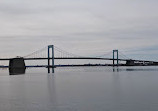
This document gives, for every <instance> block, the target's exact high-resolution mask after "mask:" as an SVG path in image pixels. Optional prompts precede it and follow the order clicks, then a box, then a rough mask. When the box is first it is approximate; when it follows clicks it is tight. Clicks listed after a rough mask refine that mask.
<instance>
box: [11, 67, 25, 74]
mask: <svg viewBox="0 0 158 111" xmlns="http://www.w3.org/2000/svg"><path fill="white" fill-rule="evenodd" d="M25 71H26V68H9V74H10V75H19V74H25Z"/></svg>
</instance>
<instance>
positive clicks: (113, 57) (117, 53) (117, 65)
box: [113, 50, 119, 66]
mask: <svg viewBox="0 0 158 111" xmlns="http://www.w3.org/2000/svg"><path fill="white" fill-rule="evenodd" d="M115 52H116V54H117V59H116V60H117V66H118V65H119V61H118V50H113V66H115Z"/></svg>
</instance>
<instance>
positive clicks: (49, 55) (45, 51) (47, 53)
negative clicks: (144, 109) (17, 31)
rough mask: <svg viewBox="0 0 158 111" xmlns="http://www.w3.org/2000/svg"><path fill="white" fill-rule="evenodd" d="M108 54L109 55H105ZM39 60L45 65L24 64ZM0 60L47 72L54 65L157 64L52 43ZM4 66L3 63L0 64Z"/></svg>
mask: <svg viewBox="0 0 158 111" xmlns="http://www.w3.org/2000/svg"><path fill="white" fill-rule="evenodd" d="M107 56H110V57H107ZM33 60H34V61H39V60H46V61H47V64H45V65H38V64H37V65H34V66H33V65H25V61H33ZM56 60H74V61H75V60H99V61H111V62H112V63H111V64H110V63H104V64H103V63H102V64H100V63H95V64H92V63H88V64H87V63H86V64H71V65H69V64H66V63H65V64H62V65H61V64H55V61H56ZM0 61H9V64H8V65H7V66H5V67H9V68H10V69H14V68H26V67H46V68H48V73H50V68H52V72H54V68H55V67H66V66H67V67H68V66H69V67H70V66H71V67H72V66H141V65H142V66H143V65H145V66H149V65H158V62H157V61H148V60H139V59H138V60H135V59H130V58H128V57H127V56H126V55H124V54H123V53H122V52H120V51H118V50H113V51H110V52H107V53H104V54H102V55H98V56H94V57H89V56H88V57H87V56H86V57H85V56H80V55H76V54H73V53H70V52H67V51H65V50H62V49H60V48H58V47H56V46H54V45H49V46H47V47H44V48H42V49H40V50H37V51H35V52H33V53H30V54H28V55H25V56H23V57H16V58H0ZM122 61H123V62H124V63H121V62H122ZM0 66H1V67H4V65H0Z"/></svg>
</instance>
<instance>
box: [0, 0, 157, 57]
mask: <svg viewBox="0 0 158 111" xmlns="http://www.w3.org/2000/svg"><path fill="white" fill-rule="evenodd" d="M157 5H158V1H156V0H152V1H149V0H140V1H138V0H137V1H136V0H132V1H131V0H112V1H109V0H97V1H96V0H79V1H77V0H53V1H52V0H27V1H24V0H14V1H10V0H1V1H0V16H1V17H0V24H1V25H0V30H1V33H0V46H1V47H3V48H2V49H1V50H0V52H1V53H3V52H4V53H6V54H7V53H8V54H10V53H11V54H13V55H16V53H13V52H19V54H20V55H23V54H25V53H30V52H31V51H34V50H36V48H39V47H41V48H42V47H44V46H46V45H48V44H55V45H57V46H58V47H61V48H63V49H65V50H68V51H69V52H74V53H77V54H79V55H88V54H90V55H92V54H94V55H98V54H97V53H100V52H104V51H106V50H113V49H120V50H128V49H132V48H136V49H140V50H141V49H142V48H143V47H151V46H155V45H156V44H157V42H158V38H157V36H158V25H157V24H158V21H157V19H158V14H157V10H158V8H157ZM72 46H73V47H72ZM30 47H33V48H30ZM148 51H150V50H148ZM154 53H158V52H157V51H156V50H155V52H154ZM19 54H18V55H19Z"/></svg>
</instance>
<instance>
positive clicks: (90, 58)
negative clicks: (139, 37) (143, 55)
mask: <svg viewBox="0 0 158 111" xmlns="http://www.w3.org/2000/svg"><path fill="white" fill-rule="evenodd" d="M11 59H12V58H0V61H1V60H2V61H3V60H4V61H6V60H11ZM47 59H48V58H24V60H47ZM50 59H52V58H50ZM54 59H89V60H113V58H97V57H55V58H54ZM114 60H117V59H114ZM118 60H119V61H128V60H133V61H135V62H152V63H158V62H157V61H147V60H134V59H118Z"/></svg>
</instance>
